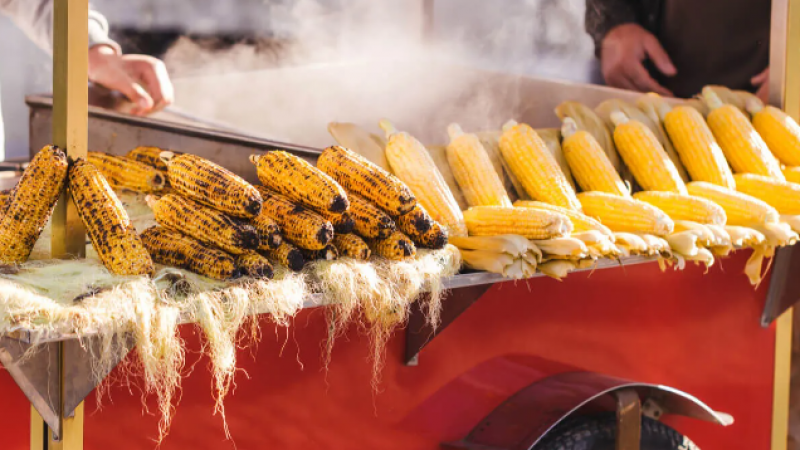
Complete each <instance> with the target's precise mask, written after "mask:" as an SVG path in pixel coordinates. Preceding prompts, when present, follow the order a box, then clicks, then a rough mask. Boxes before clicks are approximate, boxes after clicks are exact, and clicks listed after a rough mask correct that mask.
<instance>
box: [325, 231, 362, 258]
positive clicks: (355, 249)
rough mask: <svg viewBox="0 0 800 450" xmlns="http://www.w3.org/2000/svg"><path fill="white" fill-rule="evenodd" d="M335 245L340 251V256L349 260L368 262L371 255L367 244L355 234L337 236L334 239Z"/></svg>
mask: <svg viewBox="0 0 800 450" xmlns="http://www.w3.org/2000/svg"><path fill="white" fill-rule="evenodd" d="M333 245H334V246H335V247H336V250H338V251H339V255H341V256H346V257H348V258H353V259H358V260H361V261H366V260H368V259H369V256H370V254H371V252H370V250H369V246H368V245H367V243H366V242H364V240H363V239H361V238H360V237H358V236H356V235H355V234H336V236H334V237H333Z"/></svg>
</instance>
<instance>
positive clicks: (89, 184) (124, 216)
mask: <svg viewBox="0 0 800 450" xmlns="http://www.w3.org/2000/svg"><path fill="white" fill-rule="evenodd" d="M19 190H20V188H17V191H19ZM69 191H70V193H71V194H72V200H73V201H74V202H75V207H76V209H77V210H78V215H80V217H81V221H82V222H83V225H84V227H86V232H87V234H88V235H89V238H90V239H91V241H92V246H93V247H94V249H95V250H96V251H97V254H98V255H99V256H100V260H101V261H102V262H103V265H104V266H106V268H107V269H108V270H109V271H110V272H111V273H114V274H117V275H150V274H152V273H153V271H154V267H153V260H152V259H151V258H150V255H148V254H147V250H145V248H144V245H143V244H142V241H141V239H139V235H138V234H137V233H136V229H135V228H134V227H133V225H132V224H131V221H130V219H129V218H128V213H127V212H126V211H125V208H124V207H123V206H122V202H120V201H119V199H118V198H117V195H116V194H114V191H113V190H112V189H111V186H110V185H109V184H108V182H107V181H106V179H105V178H104V177H103V175H102V174H101V173H100V171H99V170H97V168H96V167H95V166H94V165H92V164H91V163H89V162H87V161H86V160H85V159H83V158H78V159H77V160H76V161H75V162H74V163H73V165H72V167H71V168H70V169H69ZM16 195H19V194H15V197H16ZM8 213H10V210H9V211H6V214H8Z"/></svg>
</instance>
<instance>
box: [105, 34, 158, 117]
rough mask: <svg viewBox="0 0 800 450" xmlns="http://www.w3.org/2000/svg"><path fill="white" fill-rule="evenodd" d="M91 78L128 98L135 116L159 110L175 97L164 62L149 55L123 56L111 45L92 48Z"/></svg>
mask: <svg viewBox="0 0 800 450" xmlns="http://www.w3.org/2000/svg"><path fill="white" fill-rule="evenodd" d="M89 80H90V81H92V82H95V83H97V84H100V85H102V86H104V87H106V88H108V89H111V90H114V91H118V92H120V93H122V94H123V95H125V96H126V97H128V100H130V101H131V102H132V103H133V104H134V105H136V106H135V107H134V108H133V110H132V111H131V113H132V114H136V115H142V116H143V115H146V114H151V113H154V112H156V111H159V110H161V109H163V108H164V107H165V106H167V105H169V104H171V103H172V101H173V99H174V92H173V88H172V82H171V81H170V79H169V74H168V73H167V69H166V67H164V63H162V62H161V61H160V60H158V59H156V58H153V57H151V56H146V55H120V54H119V53H117V51H116V50H115V49H114V48H112V47H110V46H108V45H96V46H94V47H92V48H91V49H89Z"/></svg>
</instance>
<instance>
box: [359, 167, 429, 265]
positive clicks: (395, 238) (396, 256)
mask: <svg viewBox="0 0 800 450" xmlns="http://www.w3.org/2000/svg"><path fill="white" fill-rule="evenodd" d="M389 164H391V159H390V161H389ZM367 243H368V245H369V248H370V250H372V254H373V255H375V256H381V257H384V258H386V259H391V260H395V261H402V260H404V259H406V258H411V257H414V255H416V254H417V248H416V247H414V243H413V242H411V239H409V238H408V236H406V235H405V234H403V233H402V232H400V231H395V232H394V233H392V234H391V236H389V237H388V238H386V239H370V240H368V241H367Z"/></svg>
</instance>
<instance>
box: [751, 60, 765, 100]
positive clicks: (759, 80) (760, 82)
mask: <svg viewBox="0 0 800 450" xmlns="http://www.w3.org/2000/svg"><path fill="white" fill-rule="evenodd" d="M750 83H752V84H753V86H756V87H758V90H757V91H756V95H757V96H758V98H759V99H760V100H761V101H762V102H764V103H768V102H769V67H767V68H766V69H764V71H763V72H761V73H760V74H758V75H756V76H754V77H753V78H751V79H750Z"/></svg>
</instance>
